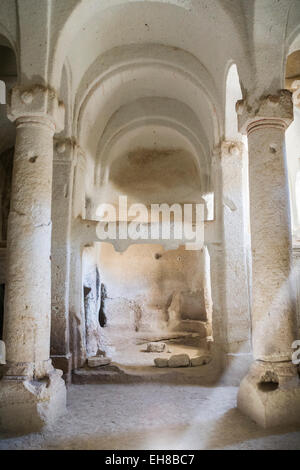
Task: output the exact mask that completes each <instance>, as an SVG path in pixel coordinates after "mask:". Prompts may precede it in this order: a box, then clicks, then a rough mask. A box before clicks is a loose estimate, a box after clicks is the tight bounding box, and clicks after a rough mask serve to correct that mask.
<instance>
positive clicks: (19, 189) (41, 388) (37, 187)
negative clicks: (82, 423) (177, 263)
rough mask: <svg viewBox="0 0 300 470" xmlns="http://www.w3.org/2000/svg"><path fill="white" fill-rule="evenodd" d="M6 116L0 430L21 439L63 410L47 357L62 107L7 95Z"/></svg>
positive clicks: (32, 96) (35, 92) (41, 95)
mask: <svg viewBox="0 0 300 470" xmlns="http://www.w3.org/2000/svg"><path fill="white" fill-rule="evenodd" d="M8 115H9V117H10V119H11V120H13V121H15V122H16V127H17V135H16V145H15V156H14V171H13V181H12V194H11V205H10V214H9V222H8V246H7V252H8V259H7V279H6V280H7V286H6V296H5V297H6V299H5V300H6V310H5V315H4V341H5V343H6V359H7V369H6V372H5V375H4V377H3V379H2V380H1V383H0V427H1V429H3V430H5V431H18V432H27V431H33V430H38V429H40V428H41V427H42V426H43V425H45V424H49V423H51V422H52V421H53V420H54V419H55V418H56V417H57V416H58V415H59V414H61V413H62V412H64V411H65V403H66V390H65V385H64V382H63V380H62V379H61V375H62V372H61V371H58V370H55V369H54V368H53V366H52V363H51V360H50V359H49V354H50V312H51V256H50V250H51V193H52V159H53V134H54V132H55V131H57V130H60V129H61V128H62V127H63V125H62V123H63V115H64V108H63V105H62V103H60V102H59V101H58V99H57V96H56V94H55V92H54V91H53V90H50V89H47V88H44V87H41V86H35V87H32V88H30V89H25V90H24V89H22V88H21V87H16V88H14V89H13V90H12V94H11V97H10V106H9V113H8Z"/></svg>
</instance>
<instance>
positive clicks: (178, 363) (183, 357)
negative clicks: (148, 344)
mask: <svg viewBox="0 0 300 470" xmlns="http://www.w3.org/2000/svg"><path fill="white" fill-rule="evenodd" d="M168 364H169V367H188V366H189V365H190V358H189V356H188V355H187V354H175V355H174V356H171V357H170V359H169V361H168Z"/></svg>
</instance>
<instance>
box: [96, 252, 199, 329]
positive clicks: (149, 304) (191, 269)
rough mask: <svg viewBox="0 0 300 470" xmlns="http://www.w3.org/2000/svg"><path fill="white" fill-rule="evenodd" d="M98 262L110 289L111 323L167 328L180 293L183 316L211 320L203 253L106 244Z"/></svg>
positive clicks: (107, 303)
mask: <svg viewBox="0 0 300 470" xmlns="http://www.w3.org/2000/svg"><path fill="white" fill-rule="evenodd" d="M98 266H99V271H100V277H101V283H102V284H103V285H104V286H105V288H106V299H105V315H106V319H107V326H116V327H122V328H129V329H131V330H132V331H139V330H149V329H150V330H157V329H162V328H166V326H167V322H168V320H169V314H168V308H169V307H170V305H171V303H172V300H173V298H174V296H176V295H178V294H180V297H181V298H180V304H181V305H180V317H181V319H183V320H202V321H206V320H207V312H206V307H205V298H204V281H203V279H204V266H203V253H202V252H196V253H195V252H191V251H186V250H185V249H184V247H181V248H179V249H177V250H174V251H168V252H165V251H164V250H163V249H162V248H161V247H160V246H157V245H133V246H131V247H129V249H128V250H127V251H126V252H125V253H122V254H120V253H116V252H115V251H114V249H113V247H112V245H109V244H101V246H100V248H99V258H98Z"/></svg>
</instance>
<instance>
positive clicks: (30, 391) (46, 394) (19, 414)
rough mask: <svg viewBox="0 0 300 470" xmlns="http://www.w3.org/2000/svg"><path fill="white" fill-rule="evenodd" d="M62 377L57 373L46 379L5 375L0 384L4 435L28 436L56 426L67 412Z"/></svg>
mask: <svg viewBox="0 0 300 470" xmlns="http://www.w3.org/2000/svg"><path fill="white" fill-rule="evenodd" d="M61 376H62V372H61V371H60V370H56V369H53V370H52V371H51V372H50V373H49V374H48V376H46V377H44V378H43V379H32V378H25V377H20V376H15V377H12V376H6V375H5V376H4V377H3V378H2V380H1V382H0V431H1V432H5V433H13V434H26V433H30V432H37V431H40V430H41V429H42V428H43V427H44V426H48V425H52V424H53V423H54V421H55V420H56V419H57V418H58V417H59V416H61V415H62V414H64V413H65V412H66V388H65V383H64V381H63V379H62V378H61Z"/></svg>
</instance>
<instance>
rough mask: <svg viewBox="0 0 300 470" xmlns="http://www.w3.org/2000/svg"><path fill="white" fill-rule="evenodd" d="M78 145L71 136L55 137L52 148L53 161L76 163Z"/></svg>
mask: <svg viewBox="0 0 300 470" xmlns="http://www.w3.org/2000/svg"><path fill="white" fill-rule="evenodd" d="M79 148H80V147H79V145H78V144H77V142H76V140H75V139H72V138H61V139H59V138H55V139H54V148H53V161H54V162H55V163H68V162H73V163H74V164H76V161H77V153H78V151H79Z"/></svg>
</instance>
